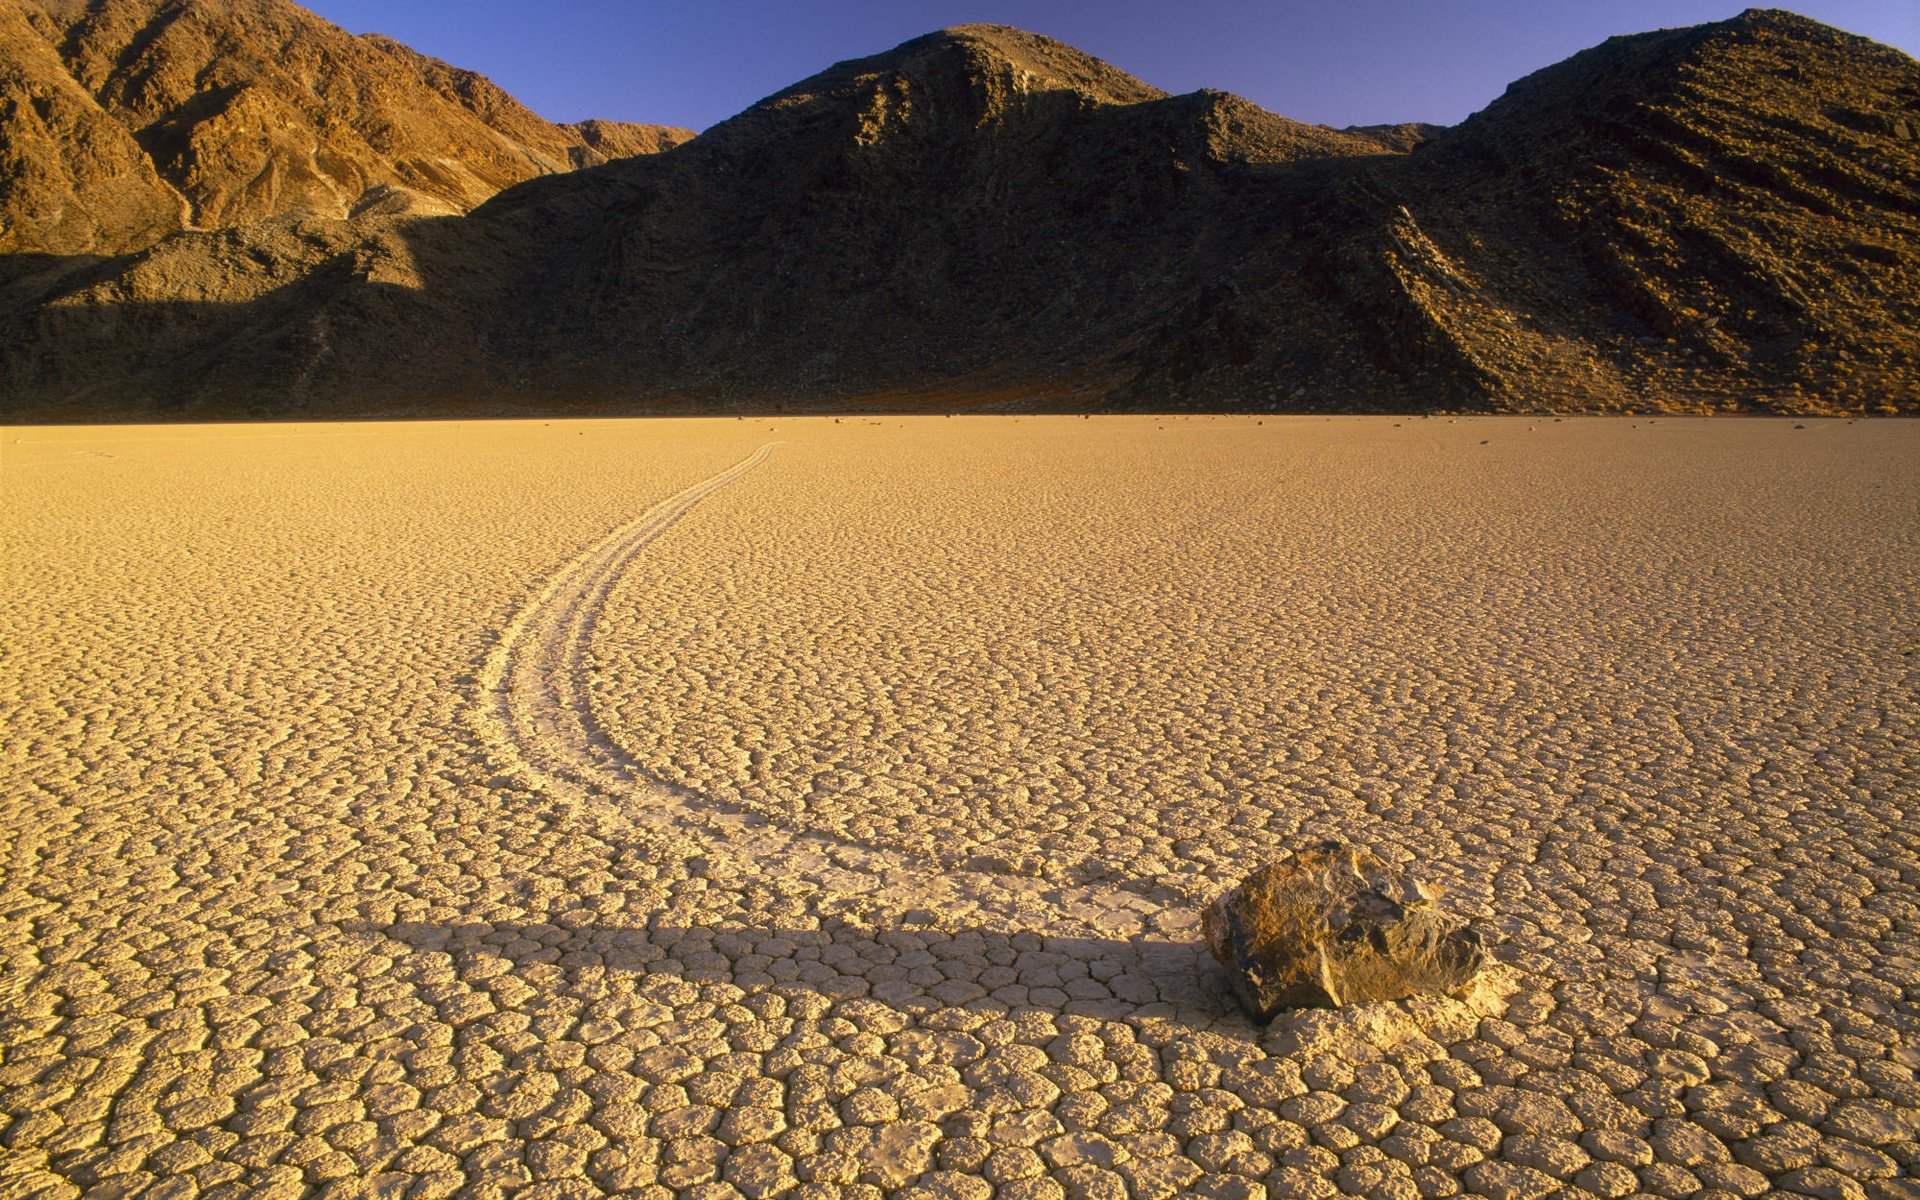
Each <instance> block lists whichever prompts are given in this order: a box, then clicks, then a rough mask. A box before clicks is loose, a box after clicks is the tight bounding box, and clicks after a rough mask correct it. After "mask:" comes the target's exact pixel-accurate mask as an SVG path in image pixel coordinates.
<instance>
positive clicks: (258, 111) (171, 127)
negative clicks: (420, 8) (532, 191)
mask: <svg viewBox="0 0 1920 1200" xmlns="http://www.w3.org/2000/svg"><path fill="white" fill-rule="evenodd" d="M691 136H692V133H691V131H689V130H676V129H668V128H664V127H661V126H646V125H621V124H617V123H611V122H597V121H596V122H587V123H586V124H584V125H578V126H565V125H553V124H550V123H548V122H546V121H544V120H542V119H540V118H539V117H537V116H535V115H534V114H533V113H531V112H529V111H528V110H527V109H526V108H525V107H524V106H522V105H521V104H520V103H519V102H518V101H517V100H515V99H514V98H513V97H511V96H509V95H507V94H506V93H505V92H503V91H501V90H500V89H499V88H497V87H495V86H494V85H493V84H492V83H490V82H489V81H488V80H487V79H485V78H484V77H482V76H480V75H477V74H475V73H474V72H472V71H463V70H460V69H458V68H455V67H451V66H448V65H447V64H446V63H443V62H441V61H439V60H438V59H433V58H428V57H426V56H425V55H422V54H418V53H416V52H414V51H412V50H409V49H408V48H407V47H405V46H402V45H401V44H400V43H398V42H395V41H393V40H392V39H390V38H384V37H378V36H369V37H355V36H353V35H351V34H349V33H347V32H346V31H344V30H342V29H340V28H338V27H336V26H334V25H331V24H329V23H327V22H326V21H323V20H321V19H320V18H319V17H316V16H314V15H313V14H312V13H310V12H308V11H306V10H305V9H303V8H300V7H298V6H296V5H294V4H291V3H287V2H285V0H18V2H11V0H10V2H9V3H6V4H4V5H0V251H3V252H14V253H21V252H26V253H35V252H38V253H54V254H84V253H94V254H113V253H121V252H126V251H132V250H140V249H144V248H145V247H147V246H149V245H151V244H153V243H154V242H156V241H158V240H159V239H160V238H161V237H163V236H165V235H166V234H169V233H173V232H175V231H177V230H180V229H185V228H196V227H198V228H214V227H224V226H230V225H237V224H240V223H243V222H246V221H251V220H255V219H258V218H262V217H270V216H278V215H283V214H291V213H312V214H319V215H322V216H329V217H338V218H345V217H348V216H351V215H355V214H361V213H367V212H382V213H389V214H392V213H404V212H413V213H430V214H447V213H461V212H466V211H467V210H468V209H471V208H472V207H473V206H474V205H476V204H479V203H480V202H481V201H483V200H485V199H486V198H487V197H489V196H491V195H493V194H494V193H495V192H497V191H499V190H500V189H501V188H503V187H507V186H508V185H510V184H514V183H518V182H520V181H521V180H523V179H529V178H532V177H533V176H535V175H545V174H551V173H553V172H558V171H570V170H573V169H575V168H577V167H582V166H591V165H595V164H598V163H603V162H606V161H607V160H609V159H611V158H616V157H620V156H623V155H628V154H640V153H652V152H655V151H659V150H663V149H666V148H668V147H670V146H672V145H675V144H677V143H679V142H682V141H685V140H687V139H688V138H690V137H691Z"/></svg>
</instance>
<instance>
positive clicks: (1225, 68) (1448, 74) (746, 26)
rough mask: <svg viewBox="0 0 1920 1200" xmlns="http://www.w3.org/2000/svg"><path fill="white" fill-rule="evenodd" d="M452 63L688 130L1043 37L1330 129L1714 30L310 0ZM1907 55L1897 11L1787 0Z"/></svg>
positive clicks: (544, 106) (1623, 21)
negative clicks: (837, 68) (957, 36)
mask: <svg viewBox="0 0 1920 1200" xmlns="http://www.w3.org/2000/svg"><path fill="white" fill-rule="evenodd" d="M307 7H309V8H311V9H312V10H313V11H315V12H317V13H319V14H320V15H321V16H323V17H326V18H327V19H328V20H330V21H333V22H335V23H337V24H339V25H343V26H345V27H346V28H347V29H349V30H351V31H353V32H354V33H384V34H388V35H389V36H392V37H395V38H398V39H399V40H400V41H402V42H405V43H407V44H408V45H410V46H412V47H413V48H415V49H416V50H420V51H423V52H425V53H427V54H432V55H435V56H437V57H439V58H444V59H446V60H447V61H448V62H451V63H454V64H455V65H457V66H462V67H470V68H472V69H474V70H477V71H480V72H482V73H484V74H486V75H488V76H490V77H491V78H492V79H493V80H494V82H496V83H498V84H500V85H501V86H502V87H504V88H506V89H507V90H508V91H509V92H512V93H513V94H514V95H515V96H517V97H519V98H520V99H521V100H522V101H524V102H525V103H526V104H527V105H528V106H529V107H531V108H532V109H533V110H534V111H535V112H538V113H539V114H540V115H542V116H544V117H547V118H548V119H550V120H555V121H578V120H584V119H585V118H587V117H606V118H610V119H614V120H626V121H650V122H656V123H659V124H666V125H686V126H690V127H692V128H695V129H704V128H706V127H707V126H709V125H712V124H714V123H715V122H717V121H721V120H724V119H726V118H727V117H729V116H732V115H733V114H734V113H736V112H738V111H739V110H741V109H742V108H745V107H746V106H747V105H749V104H752V103H753V102H754V101H755V100H758V99H760V98H762V97H763V96H766V95H769V94H771V93H773V92H776V91H778V90H780V89H781V88H783V87H785V86H786V85H787V84H789V83H793V82H795V81H797V80H800V79H803V78H805V77H806V76H808V75H811V74H813V73H814V72H816V71H818V70H820V69H822V68H823V67H826V66H827V65H828V64H830V63H833V62H836V61H838V60H840V59H846V58H858V57H860V56H862V55H866V54H873V53H876V52H878V51H881V50H885V49H886V48H888V47H889V46H893V45H896V44H898V43H899V42H903V41H905V40H907V39H908V38H911V37H915V36H918V35H919V34H922V33H927V32H930V31H932V30H935V29H939V28H941V27H943V26H947V25H958V24H964V23H968V22H995V23H1001V24H1008V25H1018V26H1020V27H1022V28H1024V29H1031V30H1034V31H1035V32H1038V33H1044V34H1048V35H1050V36H1052V37H1056V38H1059V39H1061V40H1062V41H1065V42H1068V43H1071V44H1072V45H1075V46H1078V47H1079V48H1080V49H1082V50H1085V51H1087V52H1088V53H1091V54H1095V55H1098V56H1099V57H1101V58H1104V59H1107V60H1108V61H1110V62H1112V63H1114V64H1115V65H1117V66H1119V67H1122V68H1123V69H1125V70H1127V71H1130V72H1132V73H1133V74H1135V75H1138V76H1139V77H1141V78H1142V79H1145V80H1146V81H1147V82H1148V83H1151V84H1154V85H1156V86H1158V87H1161V88H1165V89H1166V90H1168V91H1171V92H1187V91H1192V90H1194V89H1195V88H1201V87H1214V88H1222V89H1224V90H1226V91H1230V92H1238V93H1239V94H1241V95H1243V96H1246V97H1247V98H1248V99H1251V100H1253V101H1254V102H1256V103H1258V104H1260V105H1263V106H1264V107H1266V108H1269V109H1271V110H1273V111H1275V112H1278V113H1283V114H1285V115H1286V116H1289V117H1294V118H1296V119H1298V120H1303V121H1316V122H1321V123H1324V124H1329V125H1355V124H1372V123H1376V122H1388V121H1432V122H1435V123H1437V124H1447V125H1450V124H1453V123H1455V122H1457V121H1459V120H1461V119H1462V118H1464V117H1465V116H1467V114H1469V113H1471V112H1473V111H1475V110H1476V109H1479V108H1482V107H1484V106H1485V105H1486V103H1487V102H1488V101H1490V100H1492V99H1493V98H1494V97H1495V96H1498V95H1499V94H1500V92H1501V91H1502V90H1503V89H1504V88H1505V87H1506V85H1507V84H1508V83H1509V82H1511V81H1512V80H1514V79H1517V78H1518V77H1520V76H1521V75H1524V74H1526V73H1527V72H1529V71H1533V70H1536V69H1538V68H1540V67H1544V66H1546V65H1548V64H1549V63H1553V62H1557V61H1558V60H1560V59H1563V58H1565V57H1567V56H1568V55H1569V54H1572V53H1574V52H1575V51H1578V50H1581V49H1584V48H1586V47H1587V46H1591V45H1593V44H1595V43H1596V42H1600V41H1603V40H1605V39H1606V38H1607V37H1608V36H1610V35H1612V34H1616V33H1637V32H1640V31H1642V30H1646V29H1657V28H1662V27H1667V26H1674V25H1693V24H1698V23H1701V22H1704V21H1717V20H1724V19H1725V18H1727V17H1730V16H1732V15H1734V14H1735V13H1737V12H1739V11H1740V8H1739V7H1738V6H1737V0H1734V2H1733V3H1706V2H1696V0H1666V2H1661V3H1656V2H1653V0H1596V2H1593V3H1578V2H1576V0H1454V2H1446V0H1316V2H1313V3H1302V2H1299V0H1265V2H1262V0H1186V2H1183V3H1168V2H1165V0H1156V2H1151V3H1150V2H1147V0H1083V2H1080V3H1067V2H1064V0H837V2H829V0H706V2H699V3H695V2H683V3H660V2H655V0H541V2H538V3H528V2H527V0H457V2H455V0H311V2H310V3H308V5H307ZM1794 9H1795V11H1797V12H1801V13H1804V14H1805V15H1807V16H1810V17H1813V18H1815V19H1816V20H1821V21H1825V22H1827V23H1828V24H1830V25H1838V26H1840V27H1841V28H1843V29H1847V30H1850V31H1852V32H1854V33H1860V34H1864V35H1866V36H1868V37H1871V38H1874V39H1876V40H1878V41H1882V42H1886V43H1888V44H1890V45H1894V46H1898V47H1899V48H1900V49H1902V50H1905V51H1906V52H1907V53H1909V54H1915V55H1920V2H1916V0H1805V2H1803V3H1800V4H1797V5H1795V6H1794Z"/></svg>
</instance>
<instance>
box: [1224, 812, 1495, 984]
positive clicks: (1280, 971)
mask: <svg viewBox="0 0 1920 1200" xmlns="http://www.w3.org/2000/svg"><path fill="white" fill-rule="evenodd" d="M1434 900H1435V894H1434V892H1433V891H1432V890H1431V889H1429V888H1428V887H1427V886H1426V885H1423V884H1422V883H1420V881H1418V880H1416V879H1414V878H1412V877H1411V876H1409V875H1407V874H1406V873H1405V872H1403V871H1400V870H1397V869H1395V868H1394V867H1392V866H1390V865H1388V864H1387V863H1386V862H1385V861H1383V860H1382V859H1381V858H1380V857H1379V856H1378V855H1375V854H1374V853H1372V852H1371V851H1369V850H1366V849H1364V848H1362V847H1359V846H1350V845H1346V844H1344V843H1341V842H1324V843H1321V844H1320V845H1318V846H1315V847H1313V848H1312V849H1308V850H1302V851H1299V852H1298V853H1295V854H1294V855H1293V856H1292V857H1290V858H1285V859H1282V860H1280V861H1278V862H1273V863H1269V864H1267V865H1266V866H1264V867H1261V868H1260V869H1259V870H1257V871H1255V872H1253V874H1251V875H1249V876H1247V878H1246V879H1245V880H1243V881H1242V882H1241V884H1240V886H1238V887H1236V888H1232V889H1230V890H1228V891H1227V892H1225V893H1224V894H1222V895H1221V896H1220V897H1219V898H1217V899H1215V900H1214V901H1213V903H1211V904H1209V905H1208V906H1207V907H1206V909H1205V910H1204V911H1203V912H1202V913H1201V924H1202V928H1203V929H1204V931H1205V934H1206V939H1207V948H1208V949H1209V950H1211V951H1212V952H1213V956H1214V957H1215V958H1217V959H1219V960H1220V961H1221V962H1222V963H1223V964H1225V965H1226V967H1227V971H1228V973H1229V975H1230V976H1231V977H1232V980H1233V987H1234V992H1235V994H1236V995H1237V996H1238V997H1239V999H1240V1003H1241V1005H1242V1006H1243V1007H1245V1008H1246V1010H1247V1012H1248V1014H1249V1015H1251V1016H1252V1017H1254V1019H1256V1020H1259V1021H1263V1022H1264V1021H1270V1020H1272V1019H1273V1017H1274V1015H1275V1014H1276V1013H1278V1012H1279V1011H1280V1010H1282V1009H1286V1008H1331V1007H1337V1006H1339V1005H1342V1004H1353V1003H1358V1002H1362V1001H1369V1000H1400V999H1404V998H1406V997H1408V996H1415V995H1421V994H1449V993H1454V992H1458V991H1460V990H1461V989H1463V988H1465V987H1466V986H1467V985H1468V984H1469V983H1471V982H1472V981H1473V977H1474V975H1475V974H1476V973H1477V972H1478V971H1479V970H1480V967H1481V965H1482V964H1483V963H1484V962H1485V960H1486V948H1485V943H1484V942H1483V940H1482V939H1481V937H1480V934H1479V933H1478V932H1477V931H1475V930H1473V929H1472V928H1470V927H1469V926H1468V925H1467V923H1466V922H1465V921H1464V920H1462V919H1461V918H1459V917H1456V916H1453V915H1452V914H1450V913H1447V912H1445V911H1443V910H1442V909H1440V908H1439V907H1438V906H1437V905H1436V904H1435V903H1434Z"/></svg>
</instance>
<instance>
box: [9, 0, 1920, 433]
mask: <svg viewBox="0 0 1920 1200" xmlns="http://www.w3.org/2000/svg"><path fill="white" fill-rule="evenodd" d="M393 56H394V57H395V59H396V61H398V59H399V58H400V57H401V56H400V55H399V54H398V53H397V52H394V54H393ZM418 74H420V75H421V77H425V74H426V73H425V72H419V73H418ZM412 77H413V76H409V78H412ZM1917 133H1920V64H1916V63H1915V62H1914V60H1912V59H1910V58H1907V57H1906V56H1904V55H1902V54H1900V53H1898V52H1896V51H1893V50H1890V49H1888V48H1886V47H1883V46H1879V45H1876V44H1874V43H1872V42H1868V41H1866V40H1864V39H1861V38H1857V37H1853V36H1851V35H1848V34H1845V33H1841V32H1839V31H1837V30H1833V29H1830V28H1827V27H1825V26H1822V25H1819V24H1816V23H1814V22H1811V21H1808V20H1805V19H1803V18H1800V17H1796V16H1793V15H1791V14H1787V13H1780V12H1769V11H1753V12H1748V13H1746V14H1744V15H1742V16H1740V17H1738V18H1735V19H1733V20H1731V21H1727V22H1722V23H1719V24H1714V25H1707V26H1700V27H1697V28H1692V29H1683V30H1671V31H1663V32H1658V33H1650V34H1642V35H1637V36H1632V37H1623V38H1615V39H1612V40H1610V41H1608V42H1607V43H1605V44H1604V45H1601V46H1598V47H1595V48H1594V49H1592V50H1589V51H1586V52H1584V53H1582V54H1580V55H1577V56H1575V57H1574V58H1572V59H1570V60H1568V61H1566V62H1564V63H1561V64H1559V65H1557V66H1554V67H1550V68H1547V69H1546V70H1543V71H1540V72H1538V73H1536V74H1534V75H1532V76H1529V77H1528V78H1526V79H1523V80H1521V81H1520V82H1518V83H1516V84H1514V85H1513V86H1512V87H1511V88H1509V89H1508V91H1507V93H1506V94H1505V95H1504V96H1502V97H1501V98H1500V99H1499V100H1498V101H1496V102H1495V103H1494V104H1492V105H1490V106H1489V107H1488V108H1487V109H1486V110H1485V111H1483V112H1481V113H1479V114H1476V115H1475V116H1474V117H1472V118H1471V119H1469V120H1468V121H1466V122H1465V123H1463V124H1462V125H1460V126H1458V127H1456V128H1453V129H1446V130H1436V129H1433V128H1431V127H1423V126H1392V127H1371V128H1360V129H1349V130H1344V131H1339V130H1332V129H1327V128H1324V127H1319V126H1309V125H1302V124H1300V123H1298V122H1294V121H1290V120H1287V119H1286V118H1284V117H1280V116H1276V115H1274V114H1272V113H1268V112H1266V111H1264V110H1262V109H1260V108H1258V107H1257V106H1255V105H1253V104H1250V103H1248V102H1247V101H1245V100H1242V99H1239V98H1237V97H1234V96H1230V95H1227V94H1224V93H1219V92H1197V93H1193V94H1190V95H1184V96H1169V95H1167V94H1165V93H1163V92H1160V91H1158V90H1157V89H1154V88H1152V87H1150V86H1148V85H1147V84H1144V83H1142V82H1140V81H1139V80H1136V79H1134V78H1132V77H1131V76H1128V75H1126V74H1124V73H1122V72H1120V71H1118V70H1116V69H1115V68H1113V67H1111V66H1109V65H1107V64H1105V63H1102V62H1100V61H1098V60H1096V59H1093V58H1090V57H1088V56H1087V55H1084V54H1081V53H1079V52H1078V51H1075V50H1073V49H1071V48H1070V47H1067V46H1064V45H1061V44H1060V43H1057V42H1053V41H1051V40H1049V39H1046V38H1043V37H1038V36H1035V35H1032V34H1027V33H1023V32H1020V31H1018V30H1013V29H1007V28H1002V27H988V26H969V27H962V28H958V29H950V30H945V31H942V32H940V33H937V34H933V35H930V36H928V37H924V38H920V39H916V40H915V41H912V42H908V43H906V44H905V45H902V46H900V47H897V48H896V49H894V50H891V51H889V52H887V53H885V54H881V55H876V56H874V57H872V58H866V59H860V60H856V61H853V62H847V63H842V64H839V65H837V66H835V67H833V68H831V69H829V70H827V71H825V72H823V73H821V74H820V75H817V76H815V77H813V78H811V79H808V80H806V81H804V82H802V83H799V84H796V85H795V86H793V87H792V88H789V89H787V90H786V91H784V92H781V93H779V94H778V95H775V96H772V97H769V98H768V99H767V100H765V101H762V102H761V103H759V104H757V105H755V106H753V107H752V108H750V109H748V110H747V111H746V112H744V113H742V114H740V115H739V116H737V117H735V118H733V119H732V120H730V121H727V122H725V123H723V124H721V125H719V126H716V127H715V128H714V129H712V130H709V131H708V132H707V133H705V134H703V135H702V136H701V137H700V138H698V139H696V140H694V141H692V142H690V143H688V144H686V145H684V146H681V147H679V148H677V149H675V150H673V151H672V152H671V153H666V154H659V155H652V156H647V157H638V158H623V159H619V160H617V161H613V162H608V163H606V164H604V165H601V166H597V167H594V168H592V169H588V170H581V171H575V172H573V173H570V174H555V175H546V176H543V177H541V178H535V179H530V180H528V181H527V182H525V183H522V184H520V185H518V186H516V187H512V188H509V189H507V190H506V191H504V192H502V193H500V194H499V195H498V196H496V197H494V198H493V199H492V200H490V201H488V202H487V203H485V204H483V205H481V206H480V207H479V208H477V209H475V210H474V211H473V212H472V213H471V214H469V215H467V216H464V217H448V218H440V219H425V218H421V217H418V216H407V215H387V214H383V213H381V212H380V211H378V210H377V207H376V208H374V209H373V210H371V211H367V212H364V213H362V214H361V215H360V216H359V217H357V218H355V219H351V220H347V219H339V218H337V217H319V216H313V215H297V216H285V217H278V218H274V219H271V220H261V221H254V222H251V223H248V224H245V225H240V226H236V227H233V228H227V229H221V230H217V231H205V232H186V233H181V234H177V235H175V236H172V237H170V238H168V239H166V240H165V241H163V242H161V243H159V244H158V245H155V246H153V247H151V248H149V249H146V250H144V251H142V252H140V253H137V254H132V255H126V256H122V257H118V258H112V259H95V260H80V259H73V258H54V257H46V258H42V259H37V260H35V261H33V262H31V263H29V264H27V265H26V266H24V267H21V268H18V269H16V271H15V272H14V274H13V278H12V282H11V283H10V284H8V285H7V286H6V287H5V290H4V291H0V350H4V357H3V359H0V363H3V365H0V386H3V387H4V388H5V389H6V393H7V395H8V396H9V397H10V398H11V399H10V410H9V411H10V412H11V413H12V414H14V415H15V416H17V417H24V416H32V417H59V416H74V417H78V416H83V415H86V416H94V415H114V416H169V417H171V416H178V417H210V416H221V415H294V414H300V415H328V414H347V413H367V412H381V413H397V412H422V413H426V412H502V411H528V410H534V409H571V410H592V411H626V410H635V409H677V410H688V409H703V410H719V411H732V410H740V409H766V408H775V407H793V408H825V407H846V406H856V405H875V406H877V405H884V406H894V407H924V406H948V405H971V406H978V405H1014V406H1061V405H1075V406H1090V407H1147V408H1182V407H1209V408H1257V409H1285V408H1314V409H1320V408H1389V409H1421V408H1430V407H1448V408H1474V409H1489V410H1539V409H1569V410H1573V409H1579V410H1600V411H1620V410H1643V409H1660V410H1730V411H1756V410H1757V411H1791V412H1813V411H1883V410H1895V411H1899V410H1908V411H1911V410H1915V409H1920V141H1916V140H1915V139H1916V134H1917ZM583 136H584V135H583ZM134 223H135V224H137V222H134Z"/></svg>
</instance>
